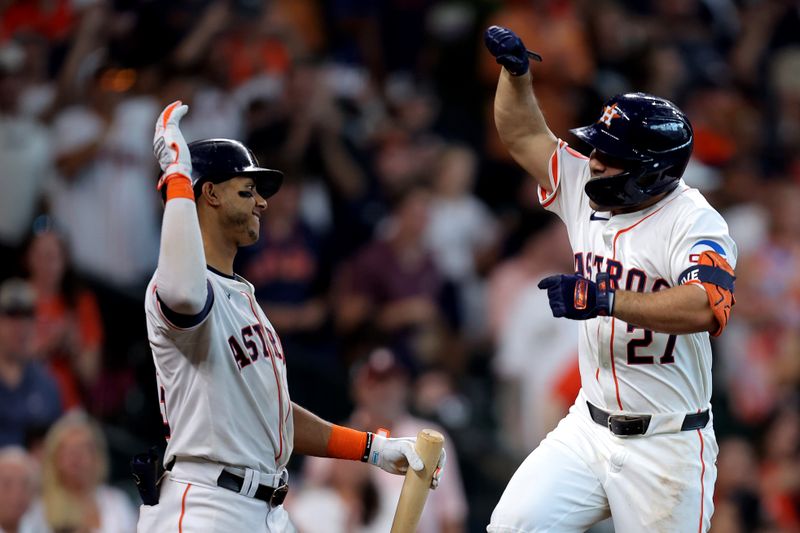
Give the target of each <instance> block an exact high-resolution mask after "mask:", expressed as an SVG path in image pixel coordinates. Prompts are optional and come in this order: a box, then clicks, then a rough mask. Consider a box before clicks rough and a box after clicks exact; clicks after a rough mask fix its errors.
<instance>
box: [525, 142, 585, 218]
mask: <svg viewBox="0 0 800 533" xmlns="http://www.w3.org/2000/svg"><path fill="white" fill-rule="evenodd" d="M548 178H549V180H550V190H551V192H548V191H546V190H545V189H544V188H542V187H541V186H539V187H538V190H537V193H538V197H539V203H540V204H542V207H544V208H545V209H547V210H548V211H552V212H553V213H555V214H556V215H558V216H559V217H560V218H561V220H563V221H564V222H565V223H567V224H569V221H570V220H576V218H577V215H578V209H579V207H580V205H581V204H582V203H585V202H586V201H587V200H586V198H585V195H584V192H583V187H584V185H585V184H586V181H587V180H588V179H589V158H588V157H586V156H585V155H583V154H580V153H578V152H576V151H575V150H573V149H572V148H570V146H569V145H568V144H567V143H566V142H564V141H562V140H561V139H559V140H558V147H557V148H556V149H555V150H554V151H553V155H551V156H550V165H548Z"/></svg>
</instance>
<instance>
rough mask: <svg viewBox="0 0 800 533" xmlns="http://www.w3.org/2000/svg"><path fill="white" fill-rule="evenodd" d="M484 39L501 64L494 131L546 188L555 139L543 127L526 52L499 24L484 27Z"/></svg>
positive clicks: (522, 164) (516, 37) (516, 158)
mask: <svg viewBox="0 0 800 533" xmlns="http://www.w3.org/2000/svg"><path fill="white" fill-rule="evenodd" d="M484 42H485V43H486V47H487V48H488V49H489V52H490V53H491V54H492V55H493V56H495V58H496V60H497V62H498V63H499V64H500V65H502V66H503V69H502V70H501V72H500V79H499V81H498V82H497V93H496V95H495V99H494V120H495V124H496V126H497V133H498V134H499V135H500V139H501V140H502V141H503V144H505V145H506V147H507V148H508V151H509V152H510V153H511V156H512V157H513V158H514V160H515V161H516V162H517V163H519V164H520V166H522V168H524V169H525V170H526V171H528V172H529V173H530V174H531V175H532V176H533V177H534V179H535V180H536V182H537V183H538V184H539V185H540V186H541V187H542V188H543V189H545V190H547V191H548V192H550V189H551V185H550V179H549V178H548V171H547V169H548V165H549V163H550V156H551V155H552V154H553V151H555V149H556V146H557V144H558V139H556V137H555V135H553V132H551V131H550V129H549V128H548V127H547V123H546V122H545V119H544V115H542V111H541V109H539V104H538V103H537V102H536V96H535V95H534V94H533V87H532V85H531V75H530V71H529V63H528V62H529V52H528V51H527V49H526V48H525V45H524V44H523V43H522V40H521V39H520V38H519V37H518V36H517V35H516V34H515V33H514V32H512V31H511V30H509V29H506V28H501V27H499V26H492V27H490V28H489V29H487V30H486V33H485V35H484Z"/></svg>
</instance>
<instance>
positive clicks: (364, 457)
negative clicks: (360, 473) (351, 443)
mask: <svg viewBox="0 0 800 533" xmlns="http://www.w3.org/2000/svg"><path fill="white" fill-rule="evenodd" d="M373 437H374V435H373V433H371V432H369V431H368V432H367V444H366V446H364V454H363V455H362V456H361V462H362V463H366V462H367V461H369V454H370V452H371V451H372V438H373Z"/></svg>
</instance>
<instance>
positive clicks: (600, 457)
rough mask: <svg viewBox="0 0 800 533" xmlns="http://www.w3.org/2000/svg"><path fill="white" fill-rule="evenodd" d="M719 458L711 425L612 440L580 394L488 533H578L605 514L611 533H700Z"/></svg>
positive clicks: (523, 471)
mask: <svg viewBox="0 0 800 533" xmlns="http://www.w3.org/2000/svg"><path fill="white" fill-rule="evenodd" d="M581 403H583V405H581ZM717 452H718V447H717V441H716V438H715V437H714V430H713V427H712V424H711V422H709V424H708V425H707V426H706V427H705V428H704V429H700V430H692V431H680V432H677V433H665V434H659V435H651V436H646V437H618V436H616V435H614V434H613V433H611V432H610V431H609V430H608V428H606V427H603V426H600V425H599V424H597V423H595V422H594V421H592V419H591V418H589V412H588V408H587V407H586V404H585V401H584V400H583V395H579V396H578V401H577V402H576V404H575V405H573V406H572V407H571V408H570V412H569V414H568V415H567V416H566V417H565V418H564V419H563V420H561V422H560V423H559V424H558V427H556V429H555V430H553V431H552V432H550V433H549V434H548V435H547V437H546V438H545V439H544V440H543V441H542V443H541V444H540V445H539V447H538V448H536V449H535V450H534V451H533V452H531V454H530V455H529V456H528V457H527V459H525V461H524V462H523V463H522V465H520V467H519V468H518V469H517V471H516V472H515V473H514V475H513V476H512V478H511V480H510V481H509V483H508V486H507V487H506V490H505V492H504V493H503V495H502V497H501V498H500V501H499V502H498V504H497V506H496V507H495V509H494V512H493V513H492V518H491V523H490V524H489V526H488V527H487V531H489V532H490V533H522V532H525V533H533V532H544V531H547V532H550V533H554V532H564V533H567V532H583V531H586V530H587V529H588V528H589V527H591V526H592V525H593V524H596V523H597V522H600V521H601V520H603V519H605V518H607V517H608V516H609V515H611V517H612V519H613V521H614V528H615V531H616V532H617V533H634V532H635V533H640V532H642V531H649V532H665V533H667V532H668V533H674V532H676V531H686V532H692V531H698V532H700V533H703V532H706V531H708V529H709V527H710V525H711V515H712V513H713V512H714V503H713V501H712V496H713V492H714V482H715V481H716V478H717V469H716V458H717Z"/></svg>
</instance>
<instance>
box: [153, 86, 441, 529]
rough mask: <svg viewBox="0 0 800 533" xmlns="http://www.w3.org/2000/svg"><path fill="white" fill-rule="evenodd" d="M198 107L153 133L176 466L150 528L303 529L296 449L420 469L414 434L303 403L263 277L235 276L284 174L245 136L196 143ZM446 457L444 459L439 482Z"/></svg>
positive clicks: (160, 356) (156, 345) (161, 303)
mask: <svg viewBox="0 0 800 533" xmlns="http://www.w3.org/2000/svg"><path fill="white" fill-rule="evenodd" d="M187 110H188V107H187V106H185V105H182V104H181V102H179V101H178V102H174V103H172V104H171V105H169V106H168V107H167V108H166V109H164V111H163V112H162V114H161V116H159V118H158V121H157V124H156V132H155V138H154V151H155V154H156V157H157V158H158V160H159V163H160V165H161V169H162V171H163V174H162V177H161V180H160V181H159V186H158V188H159V190H161V191H162V194H163V196H164V198H165V202H166V204H165V208H164V219H163V225H162V235H161V249H160V254H159V262H158V269H157V271H156V273H155V274H154V276H153V278H152V280H151V282H150V285H149V287H148V289H147V295H146V300H145V310H146V314H147V330H148V336H149V340H150V345H151V348H152V351H153V360H154V362H155V367H156V375H157V382H158V394H159V400H160V402H161V412H162V416H163V423H164V428H165V430H166V432H167V435H168V436H167V439H168V444H167V449H166V454H165V458H164V464H165V465H166V466H167V469H168V470H169V472H167V475H166V476H165V477H164V478H163V480H162V481H161V483H160V485H159V487H158V488H155V484H154V483H153V486H152V487H151V488H152V494H150V498H147V500H149V501H146V502H145V505H142V506H141V509H140V518H139V525H138V531H139V532H140V533H154V532H162V531H163V532H167V531H169V532H181V533H191V532H203V533H209V532H220V533H222V532H225V533H230V532H234V531H235V532H239V531H242V532H244V531H246V532H270V533H275V532H283V531H293V530H294V528H293V526H292V525H291V522H290V520H289V518H288V516H287V513H286V512H285V511H284V509H283V507H282V505H281V503H282V502H283V498H284V496H285V495H286V491H287V490H288V485H287V474H286V464H287V462H288V461H289V457H290V455H291V453H292V452H293V451H295V452H299V453H302V454H308V455H315V456H321V457H336V458H342V459H352V460H362V461H367V462H369V463H371V464H375V465H377V466H379V467H381V468H382V469H384V470H386V471H388V472H391V473H394V474H403V473H405V471H406V470H407V468H408V467H409V466H410V467H411V468H413V469H414V470H420V469H422V468H423V464H422V460H421V459H420V458H419V456H418V455H417V454H416V452H415V451H414V441H415V438H400V439H393V438H388V437H387V436H385V435H383V434H372V433H365V432H361V431H355V430H352V429H349V428H344V427H341V426H336V425H332V424H330V423H328V422H325V421H323V420H321V419H320V418H318V417H316V416H315V415H313V414H312V413H310V412H308V411H306V410H304V409H303V408H301V407H299V406H297V405H296V404H293V403H292V402H291V401H290V399H289V391H288V390H287V385H286V364H285V358H286V357H291V354H285V353H284V351H283V348H282V347H281V343H280V340H279V338H278V334H277V333H276V332H275V330H274V328H273V327H272V325H271V324H270V322H269V320H268V319H267V317H266V315H265V314H264V311H263V310H262V309H261V307H260V306H259V305H258V303H257V302H256V300H255V297H254V295H253V286H252V285H251V284H250V283H248V282H247V281H246V280H245V279H243V278H241V277H240V276H237V275H235V274H234V272H233V260H234V257H235V255H236V251H237V249H238V247H239V246H246V245H249V244H252V243H254V242H256V240H257V239H258V234H259V226H260V218H261V216H262V215H263V214H264V212H265V210H266V208H267V202H266V199H267V198H269V197H270V196H272V195H273V194H275V193H276V192H277V191H278V189H279V188H280V185H281V183H282V179H283V175H282V174H281V173H280V172H279V171H276V170H271V169H265V168H261V167H259V166H258V162H257V161H256V160H255V157H254V156H253V154H252V152H250V150H248V149H247V148H246V147H245V146H244V145H242V144H241V143H238V142H236V141H232V140H228V139H210V140H204V141H197V142H194V143H192V144H191V145H188V146H187V144H186V142H185V141H184V139H183V136H182V134H181V132H180V129H179V121H180V119H181V117H182V116H183V115H185V114H186V112H187ZM443 463H444V457H443V456H442V457H440V460H439V465H438V466H439V470H438V472H437V474H436V476H435V478H434V482H433V485H434V486H435V485H436V484H437V483H438V475H439V474H440V472H441V467H443ZM146 492H147V491H144V492H143V494H145V493H146ZM148 503H149V504H148Z"/></svg>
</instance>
